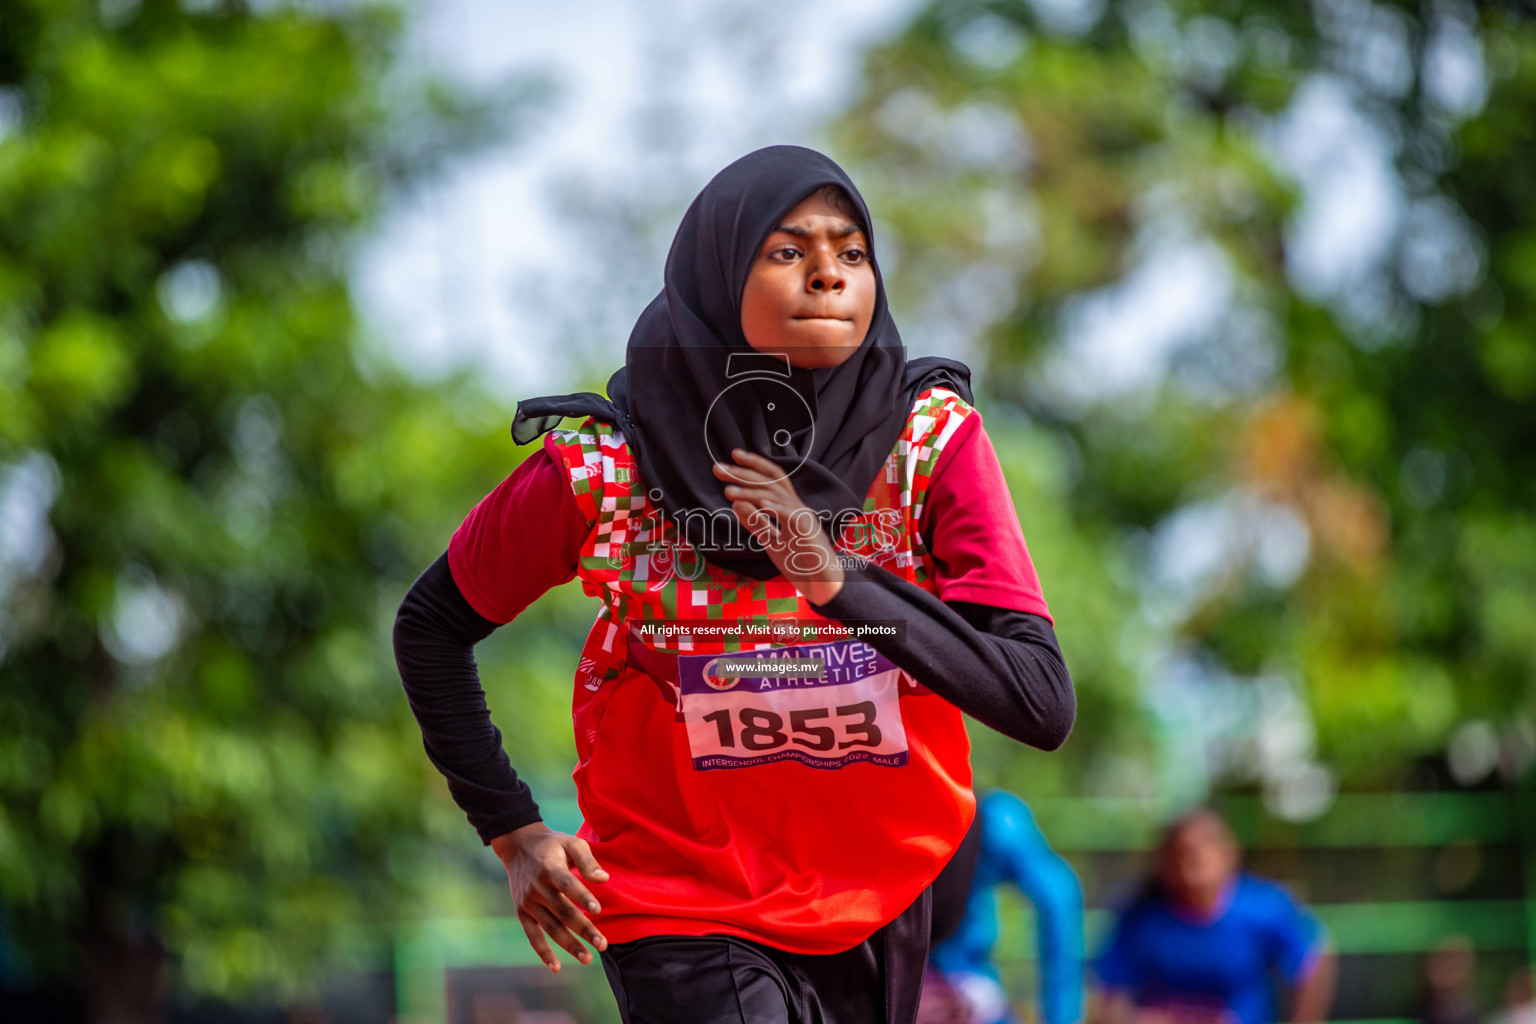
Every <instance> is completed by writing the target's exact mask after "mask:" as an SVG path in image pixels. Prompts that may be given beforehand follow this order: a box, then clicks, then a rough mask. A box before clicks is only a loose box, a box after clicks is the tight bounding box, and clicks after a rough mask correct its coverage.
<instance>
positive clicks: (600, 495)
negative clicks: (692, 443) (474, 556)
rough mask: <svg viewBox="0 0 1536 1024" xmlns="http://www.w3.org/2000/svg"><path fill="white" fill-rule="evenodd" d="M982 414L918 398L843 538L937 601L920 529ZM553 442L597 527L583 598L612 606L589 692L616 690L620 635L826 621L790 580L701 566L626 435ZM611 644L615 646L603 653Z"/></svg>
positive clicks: (725, 646) (588, 653)
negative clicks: (601, 684)
mask: <svg viewBox="0 0 1536 1024" xmlns="http://www.w3.org/2000/svg"><path fill="white" fill-rule="evenodd" d="M972 412H974V409H973V408H972V407H971V406H970V405H969V404H968V403H966V402H965V400H964V399H962V398H961V397H960V396H959V395H957V394H955V393H954V392H953V391H949V390H947V389H944V388H930V389H929V390H927V391H925V392H923V393H922V394H921V395H919V396H918V397H917V399H916V401H914V403H913V405H912V410H911V412H910V413H909V414H908V417H907V424H906V427H905V428H904V429H903V431H902V433H901V436H900V437H899V438H898V439H897V441H896V445H895V447H894V448H893V450H892V451H891V454H890V455H889V456H888V457H887V459H886V462H885V465H884V467H883V468H882V470H881V472H879V473H877V474H876V476H875V481H874V483H873V484H872V485H871V486H870V490H869V493H868V494H867V495H866V497H865V499H864V508H863V512H862V514H861V515H859V516H856V517H854V518H853V520H852V521H851V522H849V523H848V524H847V525H846V526H845V527H844V529H843V531H842V533H841V534H840V535H839V537H838V541H837V546H838V547H839V548H840V549H841V550H843V551H845V552H847V553H849V554H855V555H858V556H860V557H862V558H865V559H866V560H868V561H871V562H874V563H875V564H877V565H880V566H882V567H883V568H885V569H888V570H889V571H891V572H894V573H896V574H897V575H899V576H902V577H903V578H905V579H907V580H908V581H910V582H912V583H916V584H918V585H919V586H922V587H924V588H926V589H928V590H930V591H931V590H933V589H934V587H935V583H934V577H933V559H932V557H931V555H930V554H929V552H928V549H927V546H926V544H925V543H924V541H923V536H922V533H921V531H920V530H919V526H920V524H921V521H922V514H923V508H924V504H925V502H926V500H927V496H928V487H929V484H930V482H931V480H932V478H933V470H934V467H935V466H936V465H937V464H938V458H939V453H940V452H941V451H942V450H943V449H944V445H945V443H946V442H947V441H948V440H949V439H950V438H951V437H953V436H954V434H955V432H956V431H957V430H959V429H960V425H961V423H962V422H963V421H964V419H965V417H966V416H968V415H970V414H971V413H972ZM551 434H552V440H551V441H550V442H549V443H550V445H551V447H553V448H554V450H555V451H556V453H557V454H558V455H559V456H560V459H561V462H562V463H563V464H564V466H565V468H566V471H567V474H568V475H569V478H570V481H571V490H572V491H573V492H574V493H575V495H576V499H577V504H578V505H580V507H581V509H582V512H583V514H584V515H586V517H587V521H588V522H589V523H590V524H591V532H590V534H589V535H588V537H587V541H586V543H585V544H584V545H583V547H582V551H581V556H580V559H579V561H578V563H577V575H578V576H579V577H580V579H581V581H582V587H583V589H584V590H585V591H586V592H587V593H588V594H591V595H593V596H596V597H600V598H601V599H602V601H603V606H604V607H603V609H602V611H600V612H599V615H598V621H596V622H594V623H593V632H592V635H591V636H589V638H588V643H587V644H586V646H585V648H584V649H583V651H582V658H583V662H582V664H583V666H584V667H583V668H582V669H581V670H580V671H579V672H578V679H579V680H582V681H584V682H586V683H587V684H588V685H590V684H591V682H592V681H594V680H597V681H601V680H602V679H603V678H605V677H607V678H612V676H613V675H614V674H616V673H617V667H618V666H621V665H622V660H623V655H624V651H623V646H624V645H623V644H622V643H615V642H614V640H613V637H614V636H615V631H616V630H622V629H623V628H624V627H626V626H628V625H632V624H634V623H637V622H644V621H647V620H650V621H660V620H667V621H679V620H686V619H699V620H703V621H711V620H723V619H730V620H736V621H741V622H746V623H765V622H768V621H770V620H772V619H775V618H799V619H817V618H820V617H821V616H818V615H817V614H816V613H815V612H814V611H812V610H811V607H810V605H809V604H808V603H807V602H806V601H805V600H804V599H803V598H802V597H801V596H800V594H799V592H798V591H796V590H795V588H794V585H793V584H792V583H790V582H789V581H788V580H786V579H784V578H783V577H782V576H776V577H774V578H772V579H768V580H756V579H753V578H752V577H750V576H742V575H739V574H737V573H733V572H730V571H728V570H725V569H722V568H719V567H717V566H715V565H712V564H710V563H709V562H707V561H705V560H704V559H703V558H701V557H700V556H699V555H698V554H697V553H696V552H695V551H694V549H693V547H692V546H691V545H690V544H688V542H687V541H686V540H684V539H682V538H681V536H680V534H679V532H678V530H677V528H676V526H675V525H674V524H673V523H672V522H671V521H670V519H668V518H667V517H666V516H665V515H664V514H663V513H662V512H661V510H660V509H659V508H657V507H656V506H654V505H653V504H652V503H651V501H650V499H649V498H648V496H647V494H646V490H645V487H644V485H643V483H642V481H641V479H640V472H639V466H638V464H637V463H636V462H635V459H634V456H633V454H632V453H631V452H630V450H629V447H628V445H626V444H625V442H624V435H623V433H622V432H621V431H620V430H619V429H618V428H616V427H615V426H613V425H612V424H609V423H604V422H602V421H600V420H596V419H592V418H589V419H587V420H586V421H585V422H584V423H583V424H582V425H581V426H580V427H578V428H576V429H557V430H555V431H552V432H551ZM599 633H601V634H602V641H606V643H605V642H601V641H598V642H594V640H596V637H597V634H599ZM643 642H644V643H646V645H647V646H650V647H652V648H655V649H656V650H669V651H677V652H688V653H730V652H735V651H740V650H757V649H764V648H772V647H776V646H781V645H780V644H778V643H775V642H768V641H762V642H756V641H734V640H727V641H713V640H690V639H689V638H687V637H649V636H647V637H645V638H644V639H643ZM589 661H590V662H591V664H588V662H589Z"/></svg>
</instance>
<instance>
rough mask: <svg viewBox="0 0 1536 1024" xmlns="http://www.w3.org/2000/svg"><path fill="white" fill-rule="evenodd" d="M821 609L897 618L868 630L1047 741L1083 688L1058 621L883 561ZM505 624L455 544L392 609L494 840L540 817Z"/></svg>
mask: <svg viewBox="0 0 1536 1024" xmlns="http://www.w3.org/2000/svg"><path fill="white" fill-rule="evenodd" d="M812 607H813V608H814V609H815V610H816V612H817V613H818V614H820V615H824V616H826V617H827V618H832V619H838V620H841V621H851V620H867V619H900V620H903V621H905V622H906V636H905V637H904V638H903V639H900V640H898V639H895V638H876V637H871V638H869V639H867V640H866V642H867V643H869V645H870V646H871V647H874V648H876V649H877V650H879V651H880V652H881V653H882V654H884V655H885V656H886V657H888V658H890V659H891V661H892V662H894V663H895V664H896V665H898V666H899V667H901V668H902V669H905V670H906V671H907V672H908V673H909V674H911V675H912V677H913V678H915V679H917V680H918V681H919V682H921V683H923V684H924V685H925V686H927V687H928V688H929V689H930V690H932V691H933V692H934V693H936V694H938V695H939V696H940V697H942V698H944V699H945V700H948V701H949V702H950V703H951V704H954V705H955V706H956V707H957V708H959V709H960V710H961V711H964V712H966V713H967V714H969V715H972V716H973V717H975V718H976V719H977V720H978V721H980V722H982V723H983V724H984V725H987V726H990V727H991V728H993V729H996V730H997V731H999V732H1001V733H1003V734H1004V735H1006V736H1009V737H1011V738H1013V739H1016V740H1019V741H1020V742H1022V743H1027V744H1029V745H1030V746H1034V747H1039V748H1041V749H1044V750H1055V749H1056V748H1057V747H1059V746H1061V744H1062V743H1063V742H1064V741H1065V740H1066V738H1067V734H1068V733H1069V732H1070V731H1071V728H1072V722H1073V720H1074V718H1075V717H1076V713H1077V705H1076V697H1075V695H1074V694H1073V690H1072V680H1071V677H1070V676H1069V674H1068V672H1067V667H1066V663H1065V662H1064V661H1063V659H1062V656H1061V649H1060V648H1059V647H1058V646H1057V643H1056V635H1055V632H1054V630H1052V628H1051V624H1050V622H1049V621H1048V620H1047V619H1045V618H1043V617H1042V616H1039V615H1032V614H1030V613H1028V612H1018V611H1012V610H1010V609H1005V608H996V607H993V606H991V605H985V604H975V603H972V602H969V601H954V602H949V603H946V602H944V601H941V600H939V598H937V597H935V596H934V595H933V594H930V593H929V592H928V591H926V590H924V589H923V588H922V587H919V586H917V585H915V584H912V583H908V582H907V581H906V580H903V579H901V578H899V577H897V576H895V575H894V574H892V573H890V572H887V571H886V570H884V569H881V568H879V567H878V566H874V565H867V564H866V565H863V566H861V567H859V568H854V569H850V570H847V582H846V583H845V584H844V585H843V587H842V589H841V590H840V591H839V592H838V594H837V596H836V597H834V598H833V599H832V600H831V601H828V602H827V603H826V604H823V605H812ZM496 625H497V624H496V623H494V622H492V621H491V620H489V619H487V618H485V617H484V616H482V615H480V613H478V612H476V611H475V610H474V608H472V607H471V606H470V604H469V602H468V601H467V600H465V598H464V595H463V594H462V593H461V592H460V590H459V588H458V585H457V584H456V583H455V582H454V580H453V575H452V573H451V572H450V571H449V568H448V557H447V555H446V553H445V554H444V555H442V556H441V557H439V558H438V559H437V561H435V562H433V563H432V565H431V566H430V567H428V569H427V570H426V571H425V572H424V573H422V574H421V576H420V578H418V579H417V580H416V582H415V583H414V584H413V585H412V586H411V589H410V591H409V592H408V593H407V594H406V596H405V600H404V601H402V602H401V604H400V611H399V613H398V615H397V616H396V618H395V631H394V646H395V661H396V664H397V665H398V666H399V669H400V679H401V681H402V683H403V684H404V686H405V692H406V696H407V697H408V698H409V700H410V704H411V710H412V712H414V713H415V715H416V720H417V722H418V723H419V724H420V726H421V733H422V742H423V745H424V746H425V747H426V751H427V756H428V757H429V758H430V759H431V760H432V763H433V765H435V766H436V767H437V769H438V771H440V772H442V773H443V776H444V778H446V779H447V781H448V789H449V792H451V793H452V795H453V798H454V800H455V802H457V803H458V805H459V807H460V808H462V809H463V811H464V813H465V814H466V815H467V816H468V818H469V821H470V824H472V825H473V826H474V827H475V830H476V831H477V832H478V833H479V834H480V838H481V839H482V840H483V841H484V842H486V843H489V842H490V841H491V840H492V839H493V838H495V837H496V836H499V835H502V834H503V833H506V832H510V831H511V830H513V829H515V828H519V827H521V826H523V825H529V824H532V823H533V822H536V821H538V820H540V816H539V809H538V805H537V804H536V803H535V802H534V799H533V794H532V793H531V792H530V791H529V789H528V786H527V784H526V783H524V782H523V781H522V780H520V779H519V778H518V777H517V773H516V771H514V770H513V768H512V764H511V762H510V760H509V759H508V758H507V755H506V752H505V751H504V750H503V749H502V746H501V732H500V730H498V729H497V728H496V726H495V725H494V724H492V722H491V716H490V710H489V708H488V707H487V705H486V702H485V691H484V690H483V689H482V688H481V686H480V678H479V674H478V672H477V671H476V667H475V657H474V645H475V644H476V643H478V642H479V641H481V640H483V639H485V637H487V636H489V635H490V634H491V632H492V631H493V630H495V628H496Z"/></svg>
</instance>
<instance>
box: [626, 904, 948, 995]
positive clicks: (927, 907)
mask: <svg viewBox="0 0 1536 1024" xmlns="http://www.w3.org/2000/svg"><path fill="white" fill-rule="evenodd" d="M931 914H932V890H931V889H925V890H924V891H923V894H922V896H920V897H918V899H917V901H916V902H915V903H913V904H912V906H910V907H908V908H907V909H906V910H904V911H902V913H901V914H900V916H898V917H897V918H896V919H895V920H894V921H892V922H891V923H890V924H888V925H886V926H885V927H884V928H881V929H880V930H879V931H877V932H875V933H874V934H873V935H871V936H870V937H869V938H867V939H865V940H864V941H863V942H861V943H859V944H858V945H857V946H854V947H853V948H852V949H848V950H844V951H843V952H841V953H827V954H823V955H812V954H808V953H786V952H785V951H783V950H781V949H774V948H772V947H770V946H765V945H763V944H762V943H759V942H751V941H749V940H747V939H738V938H735V937H733V936H728V935H704V936H699V937H697V938H692V937H685V936H676V935H658V936H654V937H651V938H644V939H636V940H635V941H634V942H620V943H615V944H614V945H611V946H609V947H608V948H607V949H605V950H603V952H602V960H603V970H604V971H605V972H606V973H607V975H608V984H609V985H611V986H612V987H613V994H614V997H615V998H616V999H618V1001H619V1015H620V1016H621V1017H623V1019H624V1024H912V1022H913V1020H915V1019H916V1017H917V1003H918V999H919V997H920V996H921V994H922V988H923V969H924V967H925V966H926V964H927V961H928V933H929V927H930V917H931Z"/></svg>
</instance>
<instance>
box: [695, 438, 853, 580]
mask: <svg viewBox="0 0 1536 1024" xmlns="http://www.w3.org/2000/svg"><path fill="white" fill-rule="evenodd" d="M731 457H732V458H733V459H735V464H734V465H731V464H729V463H724V462H717V463H715V466H714V469H715V476H717V477H719V478H720V479H721V480H724V481H725V482H726V488H725V496H726V498H728V499H729V500H730V502H731V509H732V510H733V511H734V512H735V513H736V518H738V519H740V520H741V522H742V523H743V524H744V525H745V526H746V528H747V529H748V530H750V531H751V532H752V535H753V536H754V537H756V538H757V539H758V541H759V542H760V543H761V544H762V545H763V548H764V550H765V551H766V553H767V555H768V557H769V558H770V559H771V560H772V561H773V564H774V567H775V568H777V569H778V570H779V572H780V573H782V574H783V576H784V578H785V579H787V580H789V581H790V582H791V583H793V584H794V585H795V589H796V590H798V591H800V593H801V594H802V595H803V596H804V597H805V599H806V600H807V601H809V602H811V603H812V604H826V603H827V602H828V601H830V600H832V598H833V597H835V596H836V595H837V592H838V591H839V590H841V589H842V588H843V581H844V579H845V578H846V577H845V575H844V573H843V564H842V559H841V556H840V555H839V554H838V552H837V549H836V548H834V547H833V545H832V540H831V538H830V537H828V536H827V531H826V529H825V528H824V527H823V526H822V523H821V517H819V516H818V515H816V513H815V511H813V510H812V509H811V508H810V507H809V506H808V505H806V503H805V502H803V501H801V500H800V495H799V494H798V493H796V491H795V485H794V484H792V483H790V482H789V477H788V476H786V475H785V474H784V471H783V470H782V469H780V468H779V466H778V465H777V464H775V463H774V462H773V461H772V460H770V459H769V458H767V457H766V456H763V455H759V454H757V453H756V452H749V451H747V450H746V449H744V448H733V449H731Z"/></svg>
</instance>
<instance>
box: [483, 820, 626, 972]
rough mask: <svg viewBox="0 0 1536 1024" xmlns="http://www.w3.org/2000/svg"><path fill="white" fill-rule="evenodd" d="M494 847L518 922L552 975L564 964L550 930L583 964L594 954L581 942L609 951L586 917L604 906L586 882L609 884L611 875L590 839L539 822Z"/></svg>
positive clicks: (501, 837)
mask: <svg viewBox="0 0 1536 1024" xmlns="http://www.w3.org/2000/svg"><path fill="white" fill-rule="evenodd" d="M491 849H493V850H495V851H496V856H498V857H500V858H501V863H502V866H503V867H505V868H506V869H507V881H508V883H509V884H510V885H511V888H512V904H513V906H515V907H517V919H518V921H520V922H521V923H522V926H523V931H524V932H525V933H527V935H528V944H529V945H531V946H532V947H533V951H534V952H535V953H537V954H538V955H539V959H540V960H543V961H544V963H545V964H547V965H548V966H549V969H550V970H551V971H554V972H559V970H560V961H559V959H558V958H557V957H556V956H555V952H554V950H552V949H551V948H550V946H549V941H548V940H547V939H546V938H545V937H544V934H545V932H548V933H549V938H551V939H554V940H555V942H556V943H557V944H559V945H560V946H561V947H562V948H563V949H565V950H566V952H568V953H570V954H571V955H572V956H574V957H575V958H576V959H577V960H579V961H580V962H582V963H584V964H589V963H591V962H592V954H591V953H589V952H587V949H586V947H585V946H583V945H582V944H581V939H586V940H587V942H589V943H591V944H592V948H593V949H595V950H597V951H598V952H602V951H603V950H604V949H607V948H608V940H607V939H605V938H603V934H602V933H601V932H599V931H598V930H597V926H596V925H594V924H593V923H592V922H591V921H589V920H588V919H587V914H596V913H598V912H599V911H600V910H601V907H599V905H598V902H597V899H596V898H595V897H594V896H593V895H592V893H591V892H590V891H589V890H588V889H587V887H586V886H585V885H583V884H582V879H586V880H587V881H590V882H606V881H608V872H606V871H604V870H603V869H602V868H600V867H598V864H597V859H596V858H594V857H593V856H592V849H591V847H589V846H587V843H586V840H584V839H577V838H576V837H575V836H568V835H566V834H565V833H563V832H555V831H552V830H551V829H550V828H549V827H548V826H547V825H545V824H544V823H543V822H542V821H536V822H534V823H533V824H532V825H524V826H523V827H522V828H518V829H513V830H512V831H511V832H507V833H505V834H503V835H499V836H497V837H496V838H495V839H492V840H491ZM573 868H574V869H575V871H573V870H572V869H573ZM576 872H580V877H578V876H577V874H576ZM583 910H585V911H586V914H584V913H582V911H583ZM577 936H580V937H581V939H578V938H577Z"/></svg>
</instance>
